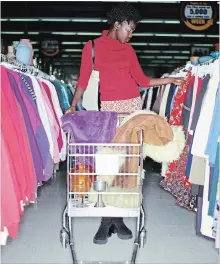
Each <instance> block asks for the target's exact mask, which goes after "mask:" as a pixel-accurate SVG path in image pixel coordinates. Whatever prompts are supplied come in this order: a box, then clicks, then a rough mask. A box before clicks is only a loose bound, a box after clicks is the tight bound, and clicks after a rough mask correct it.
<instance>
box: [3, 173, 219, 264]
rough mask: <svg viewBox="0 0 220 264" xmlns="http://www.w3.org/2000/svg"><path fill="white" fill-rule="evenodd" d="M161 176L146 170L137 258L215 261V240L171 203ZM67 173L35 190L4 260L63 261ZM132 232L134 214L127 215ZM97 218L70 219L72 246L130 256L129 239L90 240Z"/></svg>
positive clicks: (86, 253) (100, 254)
mask: <svg viewBox="0 0 220 264" xmlns="http://www.w3.org/2000/svg"><path fill="white" fill-rule="evenodd" d="M158 182H159V175H158V174H153V173H151V174H149V175H148V176H147V178H146V180H145V184H144V197H145V199H144V206H145V210H146V213H147V225H146V227H147V230H148V233H147V243H146V245H145V248H144V249H140V250H139V254H138V257H137V263H140V264H141V263H143V264H144V263H148V264H150V263H151V264H156V263H157V264H159V263H160V264H162V263H167V264H178V263H182V264H183V263H184V264H196V263H200V264H217V263H219V262H218V260H219V255H218V253H217V251H216V250H215V249H214V243H213V241H209V240H206V239H204V238H202V237H198V236H196V235H195V230H194V219H195V214H194V213H192V212H188V211H187V210H185V209H182V208H179V207H178V206H176V205H175V202H174V199H173V197H172V196H171V195H170V194H168V193H167V192H165V191H164V190H162V189H161V188H160V187H159V186H158ZM65 195H66V191H65V175H64V173H58V175H57V178H56V179H55V180H54V181H51V182H50V183H48V184H46V185H45V186H43V187H42V188H41V189H40V191H39V199H38V204H37V205H31V206H29V207H28V208H26V211H25V215H24V217H23V218H22V223H21V226H20V233H19V237H18V238H17V239H14V240H10V241H8V245H7V246H6V247H4V248H2V252H1V255H2V259H1V261H2V263H3V264H9V263H16V264H18V263H19V264H20V263H22V264H24V263H28V264H47V263H56V264H58V263H59V264H67V263H72V262H71V255H70V251H69V250H68V249H66V250H65V249H63V248H62V247H61V244H60V241H59V232H60V228H61V215H62V210H63V208H64V205H65ZM125 222H126V224H127V225H128V226H129V227H130V228H131V229H132V230H133V231H134V227H135V222H134V219H127V220H125ZM99 223H100V219H97V218H93V219H91V218H90V219H88V218H85V219H77V220H75V224H74V231H75V240H76V251H77V254H78V258H79V259H84V260H86V261H91V262H92V261H97V260H108V261H109V263H113V262H116V263H117V261H118V262H119V261H124V260H128V259H130V255H131V250H132V243H133V240H132V241H131V240H130V241H122V240H119V239H118V238H117V236H116V235H113V237H111V238H110V239H109V242H108V244H107V245H103V246H97V245H94V244H93V242H92V241H93V236H94V234H95V232H96V230H97V228H98V226H99Z"/></svg>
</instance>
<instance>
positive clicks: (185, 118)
mask: <svg viewBox="0 0 220 264" xmlns="http://www.w3.org/2000/svg"><path fill="white" fill-rule="evenodd" d="M196 81H197V78H195V76H192V78H191V80H190V83H189V86H188V88H187V91H186V96H185V100H184V105H183V113H182V124H183V126H184V128H185V129H186V131H188V125H189V118H190V113H191V107H192V100H193V88H194V86H195V83H196Z"/></svg>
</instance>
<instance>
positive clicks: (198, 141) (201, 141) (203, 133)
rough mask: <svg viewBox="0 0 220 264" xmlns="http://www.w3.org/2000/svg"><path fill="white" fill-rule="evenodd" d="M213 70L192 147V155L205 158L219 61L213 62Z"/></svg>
mask: <svg viewBox="0 0 220 264" xmlns="http://www.w3.org/2000/svg"><path fill="white" fill-rule="evenodd" d="M214 66H215V68H214V70H213V72H212V76H211V79H210V82H209V84H208V90H207V93H206V96H205V98H204V102H203V106H202V109H201V112H200V116H199V120H198V123H197V126H196V130H195V134H194V135H195V137H194V141H193V145H192V154H193V155H197V156H200V157H205V149H206V145H207V142H208V136H209V131H210V127H211V122H212V116H213V111H214V106H215V97H216V92H217V89H218V82H219V61H218V60H217V61H215V62H214Z"/></svg>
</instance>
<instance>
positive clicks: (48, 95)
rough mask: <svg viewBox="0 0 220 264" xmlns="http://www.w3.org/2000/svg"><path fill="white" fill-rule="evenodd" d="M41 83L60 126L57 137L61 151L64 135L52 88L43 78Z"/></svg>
mask: <svg viewBox="0 0 220 264" xmlns="http://www.w3.org/2000/svg"><path fill="white" fill-rule="evenodd" d="M40 83H41V86H42V87H43V88H44V90H45V92H46V94H47V98H48V99H49V102H50V106H51V108H52V111H53V116H54V117H55V120H56V123H57V124H58V126H59V135H58V138H57V143H58V148H59V152H60V151H61V149H62V146H63V141H62V135H61V127H60V123H59V120H58V117H57V113H56V110H55V108H54V105H53V100H52V96H51V92H50V88H49V87H48V85H47V84H46V83H45V82H44V81H43V80H42V81H41V82H40Z"/></svg>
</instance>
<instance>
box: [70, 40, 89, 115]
mask: <svg viewBox="0 0 220 264" xmlns="http://www.w3.org/2000/svg"><path fill="white" fill-rule="evenodd" d="M91 72H92V43H91V41H89V42H87V43H86V44H85V46H84V48H83V50H82V59H81V66H80V75H79V79H78V82H77V84H76V92H75V94H74V97H73V101H72V104H71V107H70V108H69V109H67V111H66V114H70V113H72V112H74V111H75V109H76V105H77V103H78V102H79V100H80V98H81V96H82V95H83V93H84V91H85V90H86V88H87V86H88V82H89V78H90V75H91Z"/></svg>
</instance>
